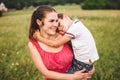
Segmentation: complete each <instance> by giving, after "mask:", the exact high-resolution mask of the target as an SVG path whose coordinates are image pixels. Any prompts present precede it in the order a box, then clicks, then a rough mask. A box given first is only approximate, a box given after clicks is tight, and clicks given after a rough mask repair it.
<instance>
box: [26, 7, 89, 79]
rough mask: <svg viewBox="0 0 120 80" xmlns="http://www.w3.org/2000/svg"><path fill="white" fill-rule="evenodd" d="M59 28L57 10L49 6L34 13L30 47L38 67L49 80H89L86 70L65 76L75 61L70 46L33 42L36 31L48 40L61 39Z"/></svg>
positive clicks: (30, 32)
mask: <svg viewBox="0 0 120 80" xmlns="http://www.w3.org/2000/svg"><path fill="white" fill-rule="evenodd" d="M57 26H58V17H57V12H56V11H55V9H53V8H51V7H49V6H40V7H39V8H37V10H35V11H34V12H33V14H32V18H31V25H30V31H29V39H30V40H29V43H28V47H29V50H30V53H31V56H32V59H33V61H34V63H35V65H36V67H37V68H38V70H39V71H40V72H41V73H42V74H43V75H44V76H45V77H46V79H47V80H53V79H59V80H80V79H86V78H88V77H89V74H88V73H83V72H84V71H85V70H84V69H83V70H81V71H77V72H75V73H74V74H65V72H66V71H67V70H68V69H69V68H70V66H71V64H72V59H73V52H72V49H71V48H70V47H69V45H68V44H64V45H62V46H60V47H58V48H53V47H49V46H47V45H45V44H43V43H41V42H37V41H35V40H33V34H34V32H35V30H39V31H40V34H41V36H42V37H44V38H46V39H50V40H57V39H59V38H61V37H62V36H61V35H60V34H58V33H57V32H56V29H57Z"/></svg>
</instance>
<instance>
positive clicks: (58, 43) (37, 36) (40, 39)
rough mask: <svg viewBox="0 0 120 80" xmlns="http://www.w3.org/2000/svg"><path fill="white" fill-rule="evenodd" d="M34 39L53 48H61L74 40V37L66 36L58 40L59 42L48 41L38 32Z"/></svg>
mask: <svg viewBox="0 0 120 80" xmlns="http://www.w3.org/2000/svg"><path fill="white" fill-rule="evenodd" d="M33 37H34V38H35V39H36V40H38V41H40V42H43V43H45V44H47V45H48V46H51V47H59V46H61V45H63V44H64V43H67V42H68V41H70V40H71V39H72V37H69V36H66V35H64V36H63V37H61V38H60V39H57V40H48V39H45V38H43V37H41V36H40V34H39V32H38V31H36V32H35V34H34V36H33Z"/></svg>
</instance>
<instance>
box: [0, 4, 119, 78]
mask: <svg viewBox="0 0 120 80" xmlns="http://www.w3.org/2000/svg"><path fill="white" fill-rule="evenodd" d="M54 8H55V9H56V10H57V11H58V12H62V13H66V14H69V15H70V16H72V17H73V18H79V19H80V20H81V21H83V23H84V24H85V25H86V26H87V27H88V29H90V31H91V32H92V34H93V36H94V38H95V41H96V45H97V48H98V52H99V56H100V59H99V60H98V61H97V62H96V63H95V67H96V72H95V74H94V75H93V77H92V79H91V80H119V79H120V73H119V69H120V63H119V59H120V36H119V35H120V29H119V28H120V11H119V10H82V9H81V8H80V7H79V6H69V5H68V6H55V7H54ZM32 12H33V10H20V11H14V12H8V13H5V14H3V16H2V17H0V80H43V76H42V75H41V74H40V73H39V71H38V70H37V69H36V67H35V65H34V64H33V61H32V59H31V56H30V54H29V51H28V47H27V43H28V31H29V24H30V17H31V14H32Z"/></svg>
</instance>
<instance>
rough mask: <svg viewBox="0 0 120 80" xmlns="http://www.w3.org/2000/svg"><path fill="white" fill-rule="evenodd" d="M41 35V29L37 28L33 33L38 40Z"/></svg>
mask: <svg viewBox="0 0 120 80" xmlns="http://www.w3.org/2000/svg"><path fill="white" fill-rule="evenodd" d="M39 37H40V31H39V30H36V31H35V33H34V34H33V38H34V39H35V40H38V38H39Z"/></svg>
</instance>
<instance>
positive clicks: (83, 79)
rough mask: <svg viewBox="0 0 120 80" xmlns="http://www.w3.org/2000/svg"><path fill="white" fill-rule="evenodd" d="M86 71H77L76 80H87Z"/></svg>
mask: <svg viewBox="0 0 120 80" xmlns="http://www.w3.org/2000/svg"><path fill="white" fill-rule="evenodd" d="M84 71H85V69H82V70H80V71H76V72H75V73H74V75H75V80H87V77H88V75H89V74H88V73H84Z"/></svg>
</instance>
